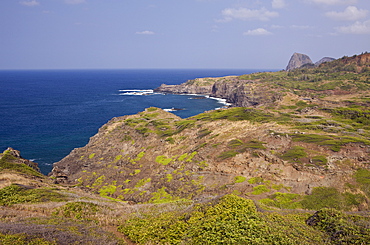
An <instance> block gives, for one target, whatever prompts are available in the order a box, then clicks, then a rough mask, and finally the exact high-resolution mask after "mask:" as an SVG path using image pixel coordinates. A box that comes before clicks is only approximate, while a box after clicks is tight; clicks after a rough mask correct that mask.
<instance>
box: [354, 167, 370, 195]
mask: <svg viewBox="0 0 370 245" xmlns="http://www.w3.org/2000/svg"><path fill="white" fill-rule="evenodd" d="M354 177H355V179H356V181H357V183H359V184H360V187H361V190H362V191H364V192H365V193H366V195H367V196H368V197H370V171H369V170H367V169H358V170H357V171H356V173H355V174H354Z"/></svg>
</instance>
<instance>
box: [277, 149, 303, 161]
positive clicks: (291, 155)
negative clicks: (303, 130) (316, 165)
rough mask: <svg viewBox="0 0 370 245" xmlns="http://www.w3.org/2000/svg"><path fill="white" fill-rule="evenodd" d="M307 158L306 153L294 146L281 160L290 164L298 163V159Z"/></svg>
mask: <svg viewBox="0 0 370 245" xmlns="http://www.w3.org/2000/svg"><path fill="white" fill-rule="evenodd" d="M303 157H307V153H306V152H305V151H304V148H303V147H301V146H294V147H293V148H291V149H289V150H288V151H287V152H285V153H284V154H283V155H282V156H281V158H282V159H284V160H287V161H291V162H299V158H303Z"/></svg>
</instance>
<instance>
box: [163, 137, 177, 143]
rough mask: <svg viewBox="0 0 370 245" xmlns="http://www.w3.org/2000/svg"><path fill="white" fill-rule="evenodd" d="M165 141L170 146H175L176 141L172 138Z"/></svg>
mask: <svg viewBox="0 0 370 245" xmlns="http://www.w3.org/2000/svg"><path fill="white" fill-rule="evenodd" d="M165 141H166V142H168V143H170V144H175V140H174V138H172V137H168V138H167V139H165Z"/></svg>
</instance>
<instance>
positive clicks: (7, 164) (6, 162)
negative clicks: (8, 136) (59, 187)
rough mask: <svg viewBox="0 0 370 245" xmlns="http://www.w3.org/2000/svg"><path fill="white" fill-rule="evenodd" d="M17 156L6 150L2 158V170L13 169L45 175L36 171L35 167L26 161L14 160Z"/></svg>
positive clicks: (40, 175) (39, 175)
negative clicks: (18, 161) (25, 162)
mask: <svg viewBox="0 0 370 245" xmlns="http://www.w3.org/2000/svg"><path fill="white" fill-rule="evenodd" d="M15 159H16V158H15V157H14V156H12V155H10V153H9V152H7V151H5V152H4V154H3V156H2V157H1V158H0V171H2V170H12V171H15V172H18V173H21V174H26V175H31V176H37V177H43V175H42V174H41V173H40V172H38V171H36V170H35V169H33V168H31V167H30V166H28V165H26V164H24V163H15V162H12V161H13V160H15Z"/></svg>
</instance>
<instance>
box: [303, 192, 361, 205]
mask: <svg viewBox="0 0 370 245" xmlns="http://www.w3.org/2000/svg"><path fill="white" fill-rule="evenodd" d="M364 201H365V197H364V196H363V195H362V194H353V193H350V192H345V193H341V192H339V191H338V190H337V189H336V188H334V187H316V188H314V189H313V190H312V194H311V195H306V196H304V197H303V199H302V201H300V203H301V205H302V207H303V208H306V209H312V210H318V209H322V208H335V209H337V210H351V209H352V208H354V207H358V206H359V205H361V204H362V203H363V202H364Z"/></svg>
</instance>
